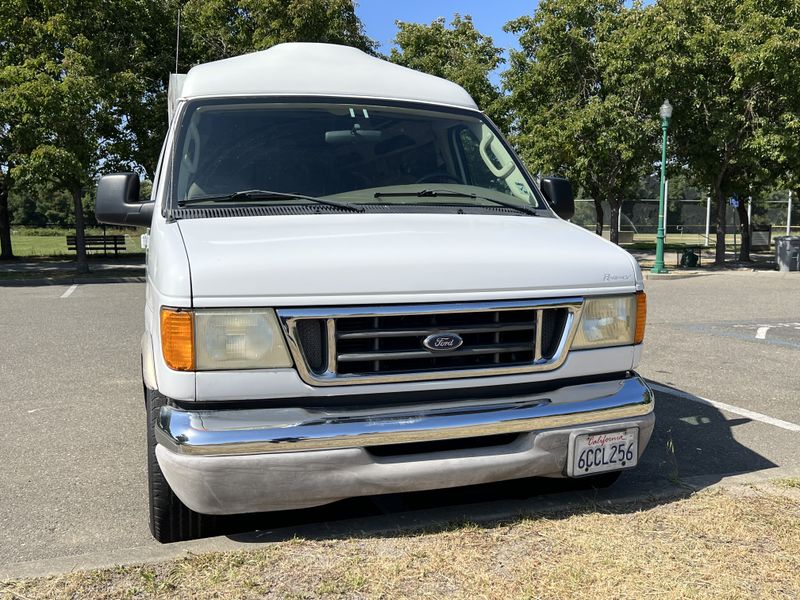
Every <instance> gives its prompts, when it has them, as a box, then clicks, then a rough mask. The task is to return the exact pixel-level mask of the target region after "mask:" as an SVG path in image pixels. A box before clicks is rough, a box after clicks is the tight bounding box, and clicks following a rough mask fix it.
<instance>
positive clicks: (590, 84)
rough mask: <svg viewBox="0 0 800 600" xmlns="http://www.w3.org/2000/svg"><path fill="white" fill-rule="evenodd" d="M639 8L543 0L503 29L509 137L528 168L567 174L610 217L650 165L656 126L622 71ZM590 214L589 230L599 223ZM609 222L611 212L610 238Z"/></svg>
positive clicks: (590, 0)
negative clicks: (509, 39) (508, 41)
mask: <svg viewBox="0 0 800 600" xmlns="http://www.w3.org/2000/svg"><path fill="white" fill-rule="evenodd" d="M639 12H640V8H639V7H638V6H634V7H633V8H626V7H625V3H624V2H623V1H622V0H601V1H595V0H543V1H542V2H541V3H540V4H539V6H538V8H537V9H536V11H535V13H534V14H533V16H525V17H521V18H519V19H517V20H515V21H512V22H510V23H508V24H507V25H506V30H507V31H511V32H513V33H515V34H517V35H519V40H520V47H521V49H520V50H514V51H512V52H511V61H510V67H509V69H508V71H506V72H505V73H504V75H503V77H504V80H505V84H506V87H507V88H508V89H509V90H510V105H511V107H512V110H513V114H514V119H515V121H514V132H515V135H514V141H515V143H516V145H517V146H518V147H519V149H520V152H521V155H522V157H523V159H524V160H525V161H526V162H527V164H528V165H529V166H530V167H532V169H533V170H534V171H539V172H542V173H548V174H549V173H555V174H560V175H563V176H566V177H568V178H569V179H570V180H571V181H572V182H573V184H574V185H576V186H577V187H580V188H582V190H583V191H584V193H587V194H589V195H590V196H591V197H592V198H594V199H595V202H596V205H597V208H598V213H600V210H599V208H600V207H599V202H600V201H606V202H608V204H609V205H610V206H611V207H612V213H614V214H615V213H616V211H617V210H619V203H620V201H621V200H622V199H623V197H624V196H625V195H626V194H627V193H629V191H630V190H631V189H632V188H634V187H635V186H636V185H637V183H638V181H639V179H640V177H641V175H642V174H644V173H646V172H647V171H648V170H649V169H650V168H651V166H652V161H653V156H654V154H653V142H654V139H655V135H656V133H657V122H656V120H655V118H654V113H653V111H652V107H651V106H650V105H649V104H648V98H647V97H646V95H645V93H644V90H643V89H642V86H640V85H637V84H636V82H632V81H631V80H630V78H629V77H628V76H627V72H628V67H629V64H630V62H631V61H632V60H635V58H634V57H632V56H631V55H630V53H629V52H628V51H627V44H628V40H627V39H626V37H627V30H628V25H629V23H630V22H631V21H632V20H635V19H637V18H638V16H639ZM602 218H603V215H602V214H598V223H599V225H598V230H600V229H601V228H602ZM616 223H617V219H616V217H615V216H612V219H611V224H612V225H611V226H612V239H614V238H615V237H616V236H615V233H616Z"/></svg>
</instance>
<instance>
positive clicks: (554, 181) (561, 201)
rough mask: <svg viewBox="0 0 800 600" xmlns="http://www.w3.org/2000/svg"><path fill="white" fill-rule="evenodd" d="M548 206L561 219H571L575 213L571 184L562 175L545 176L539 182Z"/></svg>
mask: <svg viewBox="0 0 800 600" xmlns="http://www.w3.org/2000/svg"><path fill="white" fill-rule="evenodd" d="M539 188H540V189H541V190H542V194H544V197H545V198H546V199H547V202H548V204H550V207H551V208H552V209H553V210H554V211H555V213H556V214H557V215H558V216H559V217H561V218H562V219H571V218H572V216H573V215H574V214H575V197H574V196H573V195H572V185H570V182H569V181H568V180H566V179H564V178H563V177H545V178H544V179H542V181H541V183H540V184H539Z"/></svg>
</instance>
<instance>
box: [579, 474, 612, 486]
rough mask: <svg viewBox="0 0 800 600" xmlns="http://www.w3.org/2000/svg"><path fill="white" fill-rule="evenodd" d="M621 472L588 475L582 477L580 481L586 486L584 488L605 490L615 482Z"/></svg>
mask: <svg viewBox="0 0 800 600" xmlns="http://www.w3.org/2000/svg"><path fill="white" fill-rule="evenodd" d="M620 475H622V471H610V472H608V473H601V474H600V475H590V476H589V477H583V478H581V480H580V481H582V482H583V483H585V484H586V487H592V488H607V487H611V486H612V485H614V484H615V483H616V482H617V479H619V476H620Z"/></svg>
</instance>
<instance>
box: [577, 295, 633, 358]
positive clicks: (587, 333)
mask: <svg viewBox="0 0 800 600" xmlns="http://www.w3.org/2000/svg"><path fill="white" fill-rule="evenodd" d="M646 312H647V300H646V296H645V294H644V292H639V293H637V294H633V295H630V296H609V297H607V298H587V299H586V300H585V301H584V304H583V313H582V315H581V322H580V324H579V325H578V331H577V333H576V335H575V339H574V340H573V342H572V347H573V348H575V349H582V348H599V347H602V346H624V345H629V344H640V343H641V342H642V340H643V339H644V326H645V318H646Z"/></svg>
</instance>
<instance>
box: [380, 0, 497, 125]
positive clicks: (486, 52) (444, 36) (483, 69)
mask: <svg viewBox="0 0 800 600" xmlns="http://www.w3.org/2000/svg"><path fill="white" fill-rule="evenodd" d="M394 41H395V44H396V45H397V47H396V48H392V50H391V54H390V60H392V61H393V62H396V63H398V64H400V65H403V66H405V67H409V68H411V69H416V70H418V71H424V72H425V73H429V74H431V75H436V76H437V77H442V78H444V79H449V80H451V81H455V82H456V83H458V84H459V85H460V86H461V87H463V88H464V89H465V90H467V92H469V94H470V95H471V96H472V97H473V98H474V99H475V102H477V104H478V106H479V107H480V108H481V109H482V110H484V111H485V112H486V114H488V115H489V116H490V117H491V119H492V120H493V121H494V122H495V123H497V125H498V126H499V127H500V128H501V129H506V128H507V125H508V113H507V110H506V104H505V97H504V95H503V93H502V91H501V90H500V88H499V87H498V86H496V85H494V84H493V83H492V82H491V80H490V79H489V75H490V73H492V72H493V71H494V70H495V69H497V68H498V67H499V66H500V65H501V64H503V63H504V62H505V59H504V58H503V50H502V48H498V47H497V46H495V45H494V42H493V41H492V38H491V37H489V36H486V35H483V34H481V33H480V32H479V31H478V30H477V29H475V25H474V24H473V22H472V18H471V17H469V16H464V17H462V16H461V15H459V14H456V15H455V16H454V17H453V19H452V21H451V22H450V26H449V27H448V26H447V24H446V22H445V19H444V17H440V18H438V19H436V20H435V21H433V22H432V23H429V24H424V23H406V22H403V21H397V35H396V36H395V40H394Z"/></svg>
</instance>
